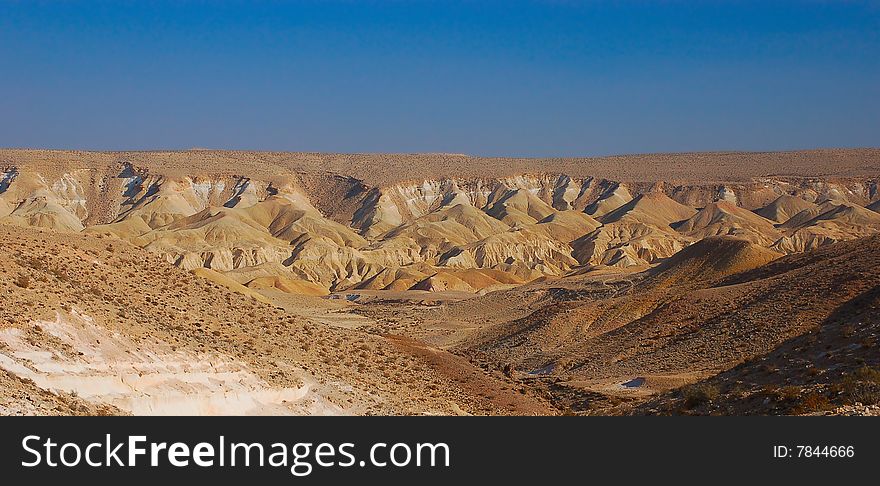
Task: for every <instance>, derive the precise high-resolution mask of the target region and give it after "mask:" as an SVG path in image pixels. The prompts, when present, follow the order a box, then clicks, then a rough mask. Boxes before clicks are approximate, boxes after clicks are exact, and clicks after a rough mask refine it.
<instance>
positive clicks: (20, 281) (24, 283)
mask: <svg viewBox="0 0 880 486" xmlns="http://www.w3.org/2000/svg"><path fill="white" fill-rule="evenodd" d="M15 285H18V286H19V287H21V288H23V289H26V288H28V287H29V286H30V285H31V278H30V277H29V276H27V275H19V276H18V277H16V278H15Z"/></svg>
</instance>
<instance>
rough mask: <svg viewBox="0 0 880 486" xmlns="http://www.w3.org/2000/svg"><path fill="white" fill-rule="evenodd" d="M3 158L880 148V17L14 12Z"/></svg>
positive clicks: (591, 8) (5, 43)
mask: <svg viewBox="0 0 880 486" xmlns="http://www.w3.org/2000/svg"><path fill="white" fill-rule="evenodd" d="M0 94H2V95H0V146H3V147H44V148H77V149H107V150H118V149H183V148H189V147H207V148H229V149H254V150H294V151H322V152H454V153H469V154H476V155H521V156H567V155H602V154H614V153H643V152H669V151H692V150H784V149H797V148H814V147H847V146H849V147H852V146H880V2H858V1H851V2H834V1H802V2H774V1H761V2H748V1H739V2H721V1H711V0H707V1H700V2H696V1H694V2H683V1H655V2H647V1H614V2H600V1H586V2H570V1H547V2H512V1H508V2H488V1H486V2H417V1H394V2H390V1H389V2H372V1H357V2H356V1H335V2H334V1H324V2H269V1H264V2H207V1H202V2H186V1H176V2H145V1H142V2H134V1H132V2H99V1H91V2H76V1H67V2H36V1H3V0H0Z"/></svg>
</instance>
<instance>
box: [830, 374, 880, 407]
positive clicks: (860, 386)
mask: <svg viewBox="0 0 880 486" xmlns="http://www.w3.org/2000/svg"><path fill="white" fill-rule="evenodd" d="M837 388H838V390H839V392H840V394H841V396H842V398H843V400H844V401H845V402H846V403H848V404H853V403H861V404H864V405H874V404H878V403H880V370H877V369H876V368H870V367H868V366H862V367H861V368H858V369H856V370H855V371H854V372H853V373H852V374H850V375H848V376H846V377H845V378H844V379H843V380H842V381H841V382H840V384H839V385H838V387H837Z"/></svg>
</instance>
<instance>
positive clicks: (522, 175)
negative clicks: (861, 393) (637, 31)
mask: <svg viewBox="0 0 880 486" xmlns="http://www.w3.org/2000/svg"><path fill="white" fill-rule="evenodd" d="M878 186H880V150H878V149H847V150H843V149H829V150H814V151H801V152H784V153H702V154H655V155H637V156H619V157H601V158H580V159H497V158H479V157H469V156H464V155H451V154H412V155H408V154H353V155H345V154H302V153H299V154H297V153H266V152H233V151H205V150H190V151H179V152H160V151H157V152H75V151H44V150H12V149H5V150H0V230H2V232H3V245H2V250H0V253H2V258H3V261H4V268H3V270H2V276H3V281H2V283H3V285H4V292H5V294H4V295H5V296H6V300H5V301H4V304H5V305H4V306H3V310H2V312H3V315H2V319H3V321H2V322H0V368H2V369H3V370H5V373H6V375H4V378H3V379H4V381H3V383H4V386H3V387H2V390H18V391H15V392H14V393H13V394H12V395H10V394H9V393H12V392H9V393H7V392H3V393H6V395H2V396H0V407H5V408H0V411H6V412H8V413H51V411H52V410H55V411H59V412H61V413H77V411H82V412H83V413H99V412H100V413H104V412H107V413H557V412H560V411H563V412H564V411H574V412H579V413H580V412H583V413H618V412H623V411H632V410H635V411H642V412H645V413H653V412H656V413H665V412H669V413H675V412H677V411H680V410H684V408H682V407H679V406H678V405H676V403H677V402H676V400H677V399H676V398H675V397H676V396H678V397H679V399H684V398H681V397H683V395H675V393H683V392H681V391H674V392H671V391H668V390H672V389H676V388H677V387H680V386H682V385H686V384H690V383H694V382H698V381H701V380H704V379H707V378H709V379H711V380H714V379H720V378H718V377H720V376H722V375H720V374H719V373H722V374H723V373H730V372H732V371H729V370H735V369H737V368H735V367H736V366H738V365H740V364H741V363H745V362H747V361H748V360H753V359H759V357H760V356H765V355H768V353H773V352H776V351H778V349H777V348H778V347H779V346H782V345H783V343H785V342H787V340H790V339H797V338H798V337H799V336H804V335H806V334H808V333H810V332H815V331H816V330H817V329H820V328H822V327H823V326H824V324H822V323H823V322H825V321H826V320H827V319H829V318H830V316H831V315H832V313H833V312H834V311H835V309H837V308H838V307H840V306H844V305H846V303H847V302H849V301H850V300H851V299H853V298H855V296H856V295H858V294H859V293H863V292H868V291H870V289H871V288H873V287H872V286H876V285H877V284H878V282H877V281H876V279H875V276H876V275H877V274H880V272H877V270H878V268H877V266H878V265H877V263H878V262H877V261H876V258H875V257H874V256H873V254H872V252H871V251H872V250H871V248H873V246H876V241H877V237H875V236H872V235H876V234H878V233H880V213H878V212H877V211H878V204H880V188H878ZM23 309H26V311H25V310H23ZM835 326H836V325H835ZM859 359H863V360H864V358H859ZM740 366H741V365H740ZM866 366H867V365H866ZM869 368H870V366H869ZM840 376H843V375H840ZM135 377H137V378H135ZM710 377H715V378H710ZM737 380H738V381H743V382H745V380H742V379H739V378H736V379H734V381H737ZM207 383H209V384H210V385H208V384H207ZM707 383H709V382H707ZM13 385H14V386H13ZM825 385H827V386H826V388H827V387H831V386H832V385H831V384H828V383H826V384H825ZM706 386H707V387H719V389H720V390H721V391H719V393H718V394H717V396H718V397H724V399H723V401H724V402H725V403H728V402H729V403H730V405H729V407H728V408H724V407H722V406H721V405H719V402H718V400H720V399H718V398H716V399H715V401H714V402H712V401H708V402H705V403H702V404H701V405H700V406H701V407H703V408H700V407H693V408H688V409H687V410H688V411H689V413H690V412H693V413H699V412H706V413H715V412H723V413H726V412H730V413H746V412H748V411H749V410H752V411H754V412H755V413H788V412H791V410H789V409H785V410H783V409H782V408H772V407H764V408H762V407H759V406H754V407H753V405H754V404H753V403H752V402H748V406H743V407H740V406H738V405H735V404H734V403H733V402H734V400H733V398H731V397H732V395H729V394H726V393H727V391H726V390H727V389H726V388H725V387H724V386H721V385H719V384H717V383H715V382H712V383H709V384H707V385H706ZM804 386H807V385H804ZM810 386H813V385H810ZM816 386H818V385H816ZM826 388H821V390H826ZM817 390H819V389H818V388H817ZM15 393H18V394H19V395H15ZM21 393H24V394H25V395H26V396H32V398H33V400H34V402H33V403H35V404H38V405H34V407H18V408H16V407H17V406H13V405H9V404H14V403H18V402H20V399H19V398H15V399H10V398H8V397H9V396H15V397H20V396H24V395H20V394H21ZM45 393H49V394H50V395H51V397H47V396H46V395H45ZM658 393H659V394H660V395H659V396H658V398H655V399H653V400H660V401H659V402H648V403H646V404H643V405H639V404H642V402H645V400H648V399H649V398H650V397H654V396H655V395H656V394H658ZM816 393H825V392H824V391H816ZM825 395H828V393H826V394H825ZM823 396H824V395H823ZM828 396H829V397H830V395H828ZM41 397H42V398H41ZM53 397H54V398H53ZM663 397H666V398H663ZM50 398H51V399H50ZM826 398H827V397H826ZM828 399H829V401H830V403H832V404H836V405H841V406H843V405H846V406H849V405H850V403H849V402H845V401H841V400H837V401H835V400H834V399H833V397H830V398H828ZM2 400H6V401H5V402H4V401H2ZM706 403H709V405H706ZM635 405H638V407H643V408H635V409H633V408H632V407H633V406H635ZM716 405H717V406H716ZM725 406H727V405H725ZM89 407H92V408H89ZM95 407H104V408H95ZM749 407H751V408H749Z"/></svg>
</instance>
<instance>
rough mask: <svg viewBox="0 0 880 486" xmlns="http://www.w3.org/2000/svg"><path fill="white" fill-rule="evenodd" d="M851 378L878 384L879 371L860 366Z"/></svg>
mask: <svg viewBox="0 0 880 486" xmlns="http://www.w3.org/2000/svg"><path fill="white" fill-rule="evenodd" d="M853 376H854V377H855V378H856V379H858V380H860V381H866V382H869V383H876V384H880V370H878V369H877V368H871V367H868V366H862V367H861V368H859V369H857V370H856V371H855V372H854V373H853Z"/></svg>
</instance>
